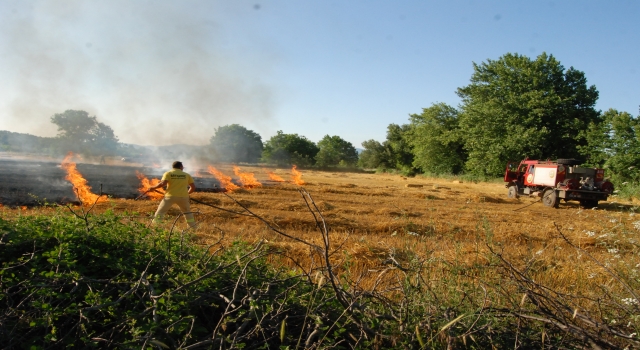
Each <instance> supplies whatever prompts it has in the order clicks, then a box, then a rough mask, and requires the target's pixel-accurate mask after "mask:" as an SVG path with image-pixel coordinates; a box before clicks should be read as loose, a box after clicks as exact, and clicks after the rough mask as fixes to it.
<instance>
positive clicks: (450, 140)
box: [408, 103, 466, 174]
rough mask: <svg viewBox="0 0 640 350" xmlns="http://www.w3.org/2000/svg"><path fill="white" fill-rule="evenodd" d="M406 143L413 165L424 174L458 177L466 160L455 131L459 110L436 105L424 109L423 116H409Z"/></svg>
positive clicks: (458, 133) (442, 104)
mask: <svg viewBox="0 0 640 350" xmlns="http://www.w3.org/2000/svg"><path fill="white" fill-rule="evenodd" d="M410 120H411V126H412V128H411V132H410V133H409V135H408V139H409V144H410V145H411V148H412V150H413V156H414V159H413V165H414V166H415V167H416V168H419V169H420V170H422V171H423V172H427V173H434V174H458V173H460V172H462V170H463V167H464V162H465V158H466V154H465V151H464V149H463V142H462V140H461V138H460V132H459V129H458V111H457V110H456V109H455V108H453V107H451V106H449V105H447V104H445V103H436V104H433V105H432V106H431V107H429V108H424V109H423V110H422V114H412V115H411V116H410Z"/></svg>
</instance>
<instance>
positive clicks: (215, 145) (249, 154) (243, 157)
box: [210, 124, 263, 163]
mask: <svg viewBox="0 0 640 350" xmlns="http://www.w3.org/2000/svg"><path fill="white" fill-rule="evenodd" d="M210 145H211V147H212V149H213V153H214V155H215V157H216V159H217V160H219V161H223V162H246V163H256V162H258V160H259V159H260V156H261V155H262V148H263V145H262V137H261V136H260V135H259V134H257V133H256V132H254V131H252V130H249V129H247V128H245V127H244V126H241V125H238V124H231V125H225V126H221V127H219V128H216V129H215V134H214V135H213V136H212V137H211V140H210Z"/></svg>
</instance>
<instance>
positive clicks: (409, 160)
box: [383, 124, 415, 174]
mask: <svg viewBox="0 0 640 350" xmlns="http://www.w3.org/2000/svg"><path fill="white" fill-rule="evenodd" d="M410 133H411V125H409V124H403V125H398V124H389V126H387V139H386V140H385V142H384V143H383V146H384V147H385V149H386V152H387V155H388V162H389V163H390V165H391V166H392V167H394V168H396V169H398V170H401V171H402V172H404V173H406V174H413V173H415V169H414V168H413V151H412V149H411V145H410V143H409V135H410Z"/></svg>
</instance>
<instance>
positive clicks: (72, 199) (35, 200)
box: [0, 159, 219, 206]
mask: <svg viewBox="0 0 640 350" xmlns="http://www.w3.org/2000/svg"><path fill="white" fill-rule="evenodd" d="M77 169H78V171H79V172H80V173H81V174H82V176H83V177H84V178H85V179H87V182H88V184H89V186H91V188H92V192H93V193H100V189H101V188H102V193H105V194H107V195H109V196H111V197H114V198H127V199H133V198H136V197H137V196H139V195H140V193H139V192H138V187H140V180H139V179H138V177H137V176H136V171H139V172H141V173H142V174H144V175H145V176H147V177H148V178H149V179H151V178H157V179H160V178H161V177H162V173H163V172H164V171H165V170H163V169H157V168H143V167H133V166H117V165H99V164H83V163H78V164H77ZM167 170H168V169H167ZM65 176H66V172H65V171H64V169H62V168H61V167H60V163H59V162H48V161H29V160H22V159H21V160H15V159H0V203H2V204H3V205H8V206H22V205H26V206H34V205H42V204H43V203H45V202H47V203H76V202H77V201H78V200H77V198H76V196H75V193H74V191H73V186H72V185H71V183H70V182H69V181H67V180H66V179H65ZM194 181H195V184H196V188H197V189H198V190H199V191H203V192H213V191H217V190H218V189H219V184H218V182H217V181H216V180H215V179H213V178H199V177H194Z"/></svg>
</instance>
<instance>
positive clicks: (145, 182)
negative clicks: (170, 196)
mask: <svg viewBox="0 0 640 350" xmlns="http://www.w3.org/2000/svg"><path fill="white" fill-rule="evenodd" d="M136 176H137V177H138V179H139V180H140V187H138V191H140V193H142V194H145V193H146V196H147V197H149V198H151V199H154V200H159V199H162V198H164V191H162V190H161V189H157V190H156V191H158V192H160V193H158V192H155V191H149V189H150V188H151V186H155V185H157V184H159V183H160V180H158V179H151V180H149V179H148V178H147V177H146V176H144V174H142V173H141V172H139V171H137V170H136ZM147 191H149V192H147Z"/></svg>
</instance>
